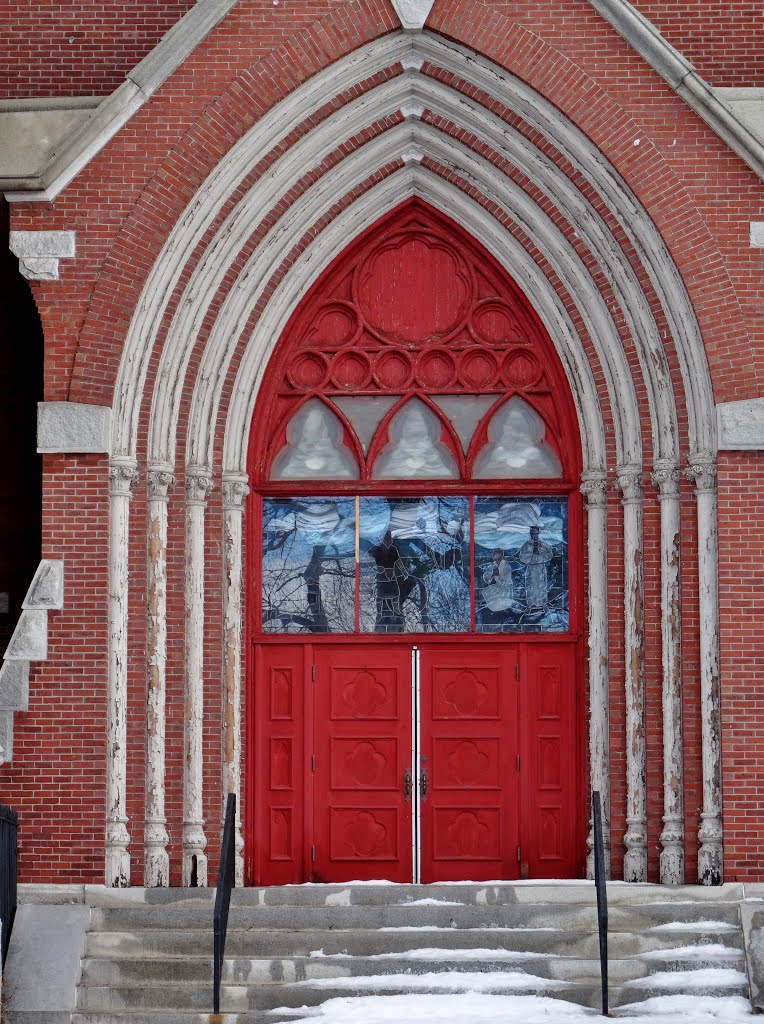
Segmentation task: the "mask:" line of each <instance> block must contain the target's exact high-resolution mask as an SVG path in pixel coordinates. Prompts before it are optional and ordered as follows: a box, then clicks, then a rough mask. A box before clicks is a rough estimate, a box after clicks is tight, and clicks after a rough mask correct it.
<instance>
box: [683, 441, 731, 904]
mask: <svg viewBox="0 0 764 1024" xmlns="http://www.w3.org/2000/svg"><path fill="white" fill-rule="evenodd" d="M687 476H688V478H689V479H690V480H693V481H694V483H695V498H696V501H697V513H698V514H697V529H698V582H699V609H700V719H701V730H702V731H701V743H702V757H703V810H702V812H701V816H700V817H701V825H700V829H699V831H698V840H699V841H700V849H699V850H698V879H699V881H700V882H701V883H702V884H704V885H720V884H721V883H722V882H723V881H724V848H723V839H724V833H723V830H722V749H721V747H722V744H721V685H720V671H719V586H718V562H719V546H718V537H717V534H718V524H717V489H716V460H715V457H714V456H713V455H711V454H705V455H698V456H695V458H694V459H693V460H692V461H691V462H690V466H689V468H688V470H687Z"/></svg>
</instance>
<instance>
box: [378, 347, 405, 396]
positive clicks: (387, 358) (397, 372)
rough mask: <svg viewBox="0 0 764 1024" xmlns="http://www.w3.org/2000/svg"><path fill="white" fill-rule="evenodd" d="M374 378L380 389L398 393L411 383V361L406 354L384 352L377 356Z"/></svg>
mask: <svg viewBox="0 0 764 1024" xmlns="http://www.w3.org/2000/svg"><path fill="white" fill-rule="evenodd" d="M374 376H375V377H376V378H377V381H378V383H379V385H380V387H383V388H385V389H386V390H388V391H398V390H400V389H401V388H405V387H408V385H409V383H410V382H411V360H410V359H409V357H408V356H407V355H406V353H405V352H396V351H393V352H383V353H382V354H381V355H379V356H377V361H376V363H375V365H374Z"/></svg>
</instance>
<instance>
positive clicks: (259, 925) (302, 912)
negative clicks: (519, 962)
mask: <svg viewBox="0 0 764 1024" xmlns="http://www.w3.org/2000/svg"><path fill="white" fill-rule="evenodd" d="M211 917H212V915H211V912H210V910H208V909H207V908H205V907H198V906H177V905H170V906H149V905H144V906H135V907H113V908H111V907H109V908H96V909H94V910H93V911H92V915H91V929H92V930H94V931H134V930H136V929H150V928H160V929H167V928H174V929H194V928H198V929H200V930H203V931H209V929H210V926H211ZM738 918H739V911H738V905H737V904H736V903H722V902H718V903H714V904H713V905H712V906H709V905H708V904H704V903H696V902H682V903H679V902H666V903H646V904H638V905H616V906H614V907H611V908H610V912H609V929H610V931H611V932H641V931H645V930H646V929H649V928H653V927H656V926H660V925H664V924H667V923H675V922H677V921H679V922H684V923H690V922H692V923H696V922H701V921H706V920H714V921H718V922H724V923H727V924H730V925H737V922H738ZM486 924H490V925H494V926H497V927H505V928H555V929H557V928H564V929H570V930H574V931H596V929H597V910H596V907H595V906H586V905H583V904H573V905H571V904H554V903H545V904H508V903H505V904H496V905H493V906H489V907H487V906H476V905H474V904H473V905H470V906H466V905H464V904H460V903H456V901H454V905H443V904H442V903H441V902H440V901H438V902H437V903H433V904H430V903H427V904H418V903H403V904H392V905H391V904H387V905H384V904H380V905H370V906H352V905H351V906H309V907H292V906H275V907H274V906H268V905H264V906H256V907H239V906H232V907H231V911H230V915H229V918H228V927H229V929H230V930H231V931H237V930H251V929H263V928H265V929H278V928H310V929H324V928H326V929H334V928H342V929H351V928H367V929H368V928H405V927H412V926H423V925H427V926H428V927H431V928H432V927H439V928H474V927H480V926H484V925H486Z"/></svg>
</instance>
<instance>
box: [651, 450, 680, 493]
mask: <svg viewBox="0 0 764 1024" xmlns="http://www.w3.org/2000/svg"><path fill="white" fill-rule="evenodd" d="M650 478H651V480H652V482H653V486H654V487H657V488H658V501H663V499H664V498H676V497H677V496H678V495H679V481H680V479H681V474H680V472H679V466H677V464H676V463H675V462H672V461H671V460H670V459H660V460H659V461H658V462H656V463H655V465H654V466H653V472H652V473H651V477H650Z"/></svg>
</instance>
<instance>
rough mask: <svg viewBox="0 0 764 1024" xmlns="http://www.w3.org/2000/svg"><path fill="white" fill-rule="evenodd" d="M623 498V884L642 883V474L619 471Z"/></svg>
mask: <svg viewBox="0 0 764 1024" xmlns="http://www.w3.org/2000/svg"><path fill="white" fill-rule="evenodd" d="M616 483H617V486H618V489H619V490H620V491H621V494H622V495H623V497H622V499H621V504H622V505H623V557H624V626H625V652H624V655H625V662H626V666H625V667H626V680H625V691H626V692H625V697H626V826H627V828H626V834H625V835H624V838H623V842H624V846H625V847H626V853H625V854H624V858H623V878H624V881H625V882H646V881H647V793H646V790H647V755H646V747H645V617H644V605H645V584H644V570H643V561H644V560H643V555H642V538H643V505H642V471H641V469H640V467H639V466H619V468H618V476H617V480H616Z"/></svg>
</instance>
